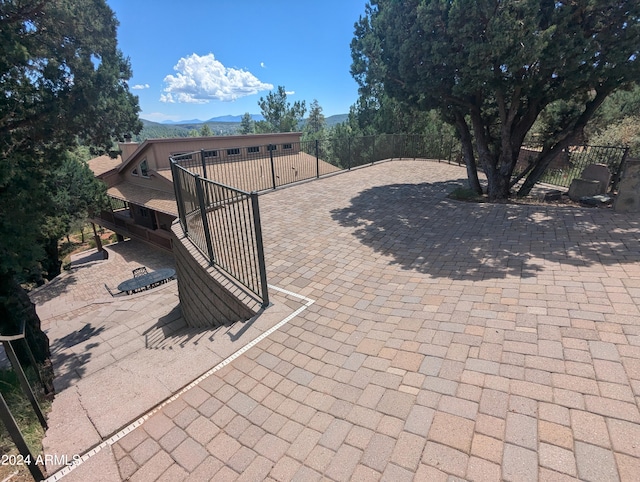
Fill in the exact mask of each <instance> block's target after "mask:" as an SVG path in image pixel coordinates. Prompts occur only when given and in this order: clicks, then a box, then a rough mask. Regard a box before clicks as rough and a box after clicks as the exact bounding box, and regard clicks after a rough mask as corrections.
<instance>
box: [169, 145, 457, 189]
mask: <svg viewBox="0 0 640 482" xmlns="http://www.w3.org/2000/svg"><path fill="white" fill-rule="evenodd" d="M395 158H425V159H438V160H445V161H448V162H459V158H460V148H459V143H458V142H457V141H456V140H455V139H454V138H451V137H443V138H440V139H429V138H425V137H424V136H419V135H403V134H383V135H377V136H363V137H336V138H327V139H318V140H312V141H302V142H292V143H285V144H268V145H260V146H259V145H256V146H250V147H237V148H221V149H217V150H202V151H198V152H193V153H189V154H184V155H181V156H176V157H174V159H176V160H178V164H179V165H180V166H181V167H183V168H185V169H187V170H188V171H190V172H192V173H195V174H199V175H200V176H201V177H202V178H206V179H211V180H214V181H216V182H218V183H221V184H224V185H226V186H233V187H235V188H237V189H240V190H244V191H247V192H252V191H256V192H260V191H265V190H268V189H276V188H278V187H281V186H285V185H287V184H293V183H296V182H299V181H305V180H309V179H314V178H318V177H322V176H325V175H328V174H332V173H335V172H339V171H342V170H349V169H353V168H356V167H361V166H365V165H371V164H374V163H376V162H379V161H382V160H386V159H395Z"/></svg>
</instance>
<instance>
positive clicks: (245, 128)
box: [239, 112, 254, 135]
mask: <svg viewBox="0 0 640 482" xmlns="http://www.w3.org/2000/svg"><path fill="white" fill-rule="evenodd" d="M253 131H254V122H253V119H252V118H251V114H249V113H248V112H245V113H244V115H243V116H242V121H240V129H239V132H240V134H243V135H246V134H253Z"/></svg>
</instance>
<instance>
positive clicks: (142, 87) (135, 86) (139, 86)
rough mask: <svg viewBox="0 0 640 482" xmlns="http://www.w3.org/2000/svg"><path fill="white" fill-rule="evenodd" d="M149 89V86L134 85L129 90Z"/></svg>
mask: <svg viewBox="0 0 640 482" xmlns="http://www.w3.org/2000/svg"><path fill="white" fill-rule="evenodd" d="M149 87H150V86H149V84H136V85H134V86H133V87H131V88H132V89H133V90H143V89H148V88H149Z"/></svg>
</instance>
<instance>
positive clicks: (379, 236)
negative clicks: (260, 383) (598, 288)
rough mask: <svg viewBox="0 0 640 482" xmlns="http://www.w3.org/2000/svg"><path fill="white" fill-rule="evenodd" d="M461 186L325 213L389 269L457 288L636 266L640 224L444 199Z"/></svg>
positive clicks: (377, 190) (399, 192)
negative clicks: (553, 266) (563, 271)
mask: <svg viewBox="0 0 640 482" xmlns="http://www.w3.org/2000/svg"><path fill="white" fill-rule="evenodd" d="M458 185H459V182H454V181H450V182H440V183H431V184H429V183H422V184H392V185H387V186H376V187H373V188H370V189H367V190H365V191H363V192H361V193H359V194H358V195H357V196H355V197H353V198H352V199H351V204H350V205H349V206H348V207H345V208H341V209H337V210H334V211H332V212H331V215H332V218H333V219H334V220H335V221H337V222H339V223H340V224H341V225H342V226H347V227H350V228H353V230H354V231H353V234H354V235H355V236H356V237H357V238H358V239H359V240H360V242H362V243H363V244H365V245H366V246H369V247H371V248H372V249H373V250H374V251H375V252H376V253H378V254H380V255H381V256H390V257H391V258H392V261H391V264H397V265H400V266H401V267H402V268H403V269H406V270H415V271H418V272H421V273H426V274H429V275H431V276H434V277H447V278H452V279H463V280H481V279H500V278H506V277H510V276H515V277H521V278H529V277H534V276H536V275H537V274H538V273H539V272H540V271H541V270H542V268H543V267H544V265H545V263H549V262H552V263H559V264H561V265H563V266H567V267H571V268H570V269H572V270H575V267H581V266H590V265H593V264H598V263H600V264H608V265H612V264H618V263H635V262H638V261H639V260H640V249H639V246H638V242H637V239H638V237H639V235H640V221H638V220H637V219H635V218H632V217H630V216H627V215H619V214H616V213H614V212H613V211H611V210H610V209H596V208H580V207H566V206H552V205H542V204H539V205H523V204H508V203H498V204H493V203H471V202H461V201H454V200H451V199H448V198H447V197H446V196H447V193H449V192H451V191H452V190H453V188H454V187H456V186H458Z"/></svg>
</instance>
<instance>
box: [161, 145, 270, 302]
mask: <svg viewBox="0 0 640 482" xmlns="http://www.w3.org/2000/svg"><path fill="white" fill-rule="evenodd" d="M201 155H202V152H194V153H191V154H185V155H182V156H176V157H173V158H171V170H172V175H173V185H174V189H175V193H176V201H177V205H178V213H179V218H180V223H181V225H182V229H183V231H184V233H185V234H186V235H187V236H188V237H189V239H190V240H191V241H192V242H193V244H194V245H195V246H196V247H197V248H198V249H199V250H200V252H202V254H203V255H204V256H205V257H206V258H207V259H208V260H209V262H210V263H211V264H212V265H215V266H217V267H218V268H220V269H222V270H223V271H225V272H226V273H227V274H228V275H230V276H231V277H232V278H234V279H235V280H236V281H238V282H239V283H241V284H242V285H243V286H244V287H246V288H247V289H248V290H250V291H251V292H252V293H253V294H255V295H256V296H257V297H258V299H259V300H260V301H261V303H262V306H267V305H268V304H269V292H268V288H267V275H266V266H265V260H264V246H263V242H262V229H261V224H260V209H259V206H258V195H257V193H255V192H251V193H249V192H246V191H243V190H241V189H236V188H233V187H230V186H226V185H224V184H222V183H219V182H215V181H212V180H210V179H205V178H204V177H203V176H202V175H201V174H199V173H197V172H191V171H192V170H197V168H196V167H195V166H197V165H198V164H193V161H194V159H195V160H197V161H199V165H200V166H201V167H202V168H203V169H205V170H206V167H207V166H206V162H201V160H200V159H198V158H199V157H200V156H201ZM205 160H206V159H205ZM183 163H184V164H186V166H185V165H183ZM205 174H206V172H205Z"/></svg>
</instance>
